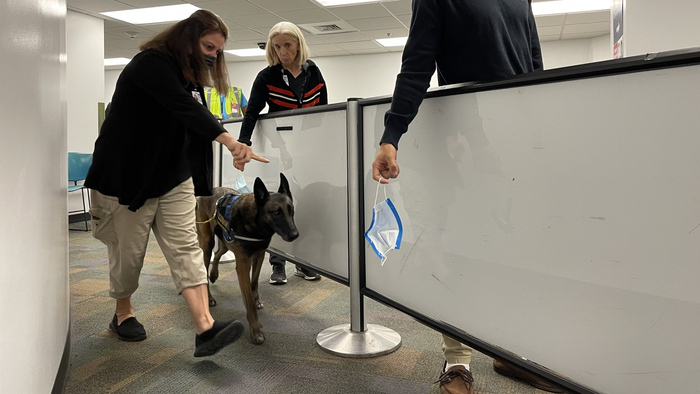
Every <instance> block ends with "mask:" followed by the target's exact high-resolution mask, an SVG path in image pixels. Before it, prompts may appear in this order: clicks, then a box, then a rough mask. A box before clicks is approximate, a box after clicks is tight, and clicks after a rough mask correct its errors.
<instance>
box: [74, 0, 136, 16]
mask: <svg viewBox="0 0 700 394" xmlns="http://www.w3.org/2000/svg"><path fill="white" fill-rule="evenodd" d="M66 5H67V6H68V7H69V9H70V7H75V8H79V9H81V10H83V11H87V12H90V13H92V14H95V15H98V14H99V13H100V12H108V11H120V10H129V9H132V8H137V7H132V6H130V5H126V4H124V3H120V2H118V1H114V0H70V1H67V2H66Z"/></svg>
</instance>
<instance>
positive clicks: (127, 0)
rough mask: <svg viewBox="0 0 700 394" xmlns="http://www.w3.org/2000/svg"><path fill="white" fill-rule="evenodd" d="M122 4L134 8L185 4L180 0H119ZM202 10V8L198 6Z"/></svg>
mask: <svg viewBox="0 0 700 394" xmlns="http://www.w3.org/2000/svg"><path fill="white" fill-rule="evenodd" d="M119 2H120V3H124V4H126V5H129V6H132V7H134V8H148V7H162V6H166V5H176V4H184V3H183V2H181V1H179V0H119ZM198 7H200V8H201V6H198Z"/></svg>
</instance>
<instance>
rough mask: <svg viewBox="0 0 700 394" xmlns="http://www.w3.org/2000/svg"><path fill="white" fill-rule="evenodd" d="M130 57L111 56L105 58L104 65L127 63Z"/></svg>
mask: <svg viewBox="0 0 700 394" xmlns="http://www.w3.org/2000/svg"><path fill="white" fill-rule="evenodd" d="M130 61H131V59H127V58H125V57H113V58H111V59H105V66H123V65H125V64H129V62H130Z"/></svg>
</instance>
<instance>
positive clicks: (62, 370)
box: [51, 321, 72, 394]
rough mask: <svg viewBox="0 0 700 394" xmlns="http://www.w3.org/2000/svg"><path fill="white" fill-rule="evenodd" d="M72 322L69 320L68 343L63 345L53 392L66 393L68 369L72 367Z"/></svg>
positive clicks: (54, 393)
mask: <svg viewBox="0 0 700 394" xmlns="http://www.w3.org/2000/svg"><path fill="white" fill-rule="evenodd" d="M71 325H72V324H71V322H70V321H69V322H68V335H66V344H65V346H64V347H63V356H62V357H61V364H60V365H59V366H58V371H57V372H56V380H54V382H53V389H52V390H51V394H64V393H65V391H66V384H68V369H69V367H70V349H71V346H70V345H71V342H70V333H71Z"/></svg>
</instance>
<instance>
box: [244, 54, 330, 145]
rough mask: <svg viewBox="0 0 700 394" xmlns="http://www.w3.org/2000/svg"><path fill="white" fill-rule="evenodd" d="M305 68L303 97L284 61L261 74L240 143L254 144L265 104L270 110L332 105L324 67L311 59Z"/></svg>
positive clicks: (246, 116)
mask: <svg viewBox="0 0 700 394" xmlns="http://www.w3.org/2000/svg"><path fill="white" fill-rule="evenodd" d="M303 68H304V74H302V75H300V77H302V76H303V77H304V89H303V91H304V94H303V97H301V98H300V97H298V95H297V94H296V93H294V91H293V90H292V89H291V88H290V87H289V86H288V85H287V83H286V82H285V81H284V73H285V70H284V69H283V68H282V65H281V64H277V65H274V66H268V67H266V68H265V69H263V70H262V71H260V72H259V73H258V76H257V77H256V78H255V82H254V83H253V90H252V91H251V92H250V98H249V99H248V108H247V109H246V111H245V116H244V117H243V124H242V125H241V132H240V134H238V141H239V142H242V143H244V144H247V145H249V146H250V145H251V140H250V137H251V136H252V135H253V128H255V123H256V122H257V120H258V118H259V117H260V111H262V110H263V109H264V108H265V104H267V105H268V106H269V107H270V108H269V110H268V111H269V112H277V111H285V110H290V109H296V108H308V107H313V106H314V105H325V104H328V91H327V90H326V81H324V80H323V75H321V70H319V69H318V66H316V63H314V62H313V61H311V60H307V61H306V63H305V64H304V67H303Z"/></svg>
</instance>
